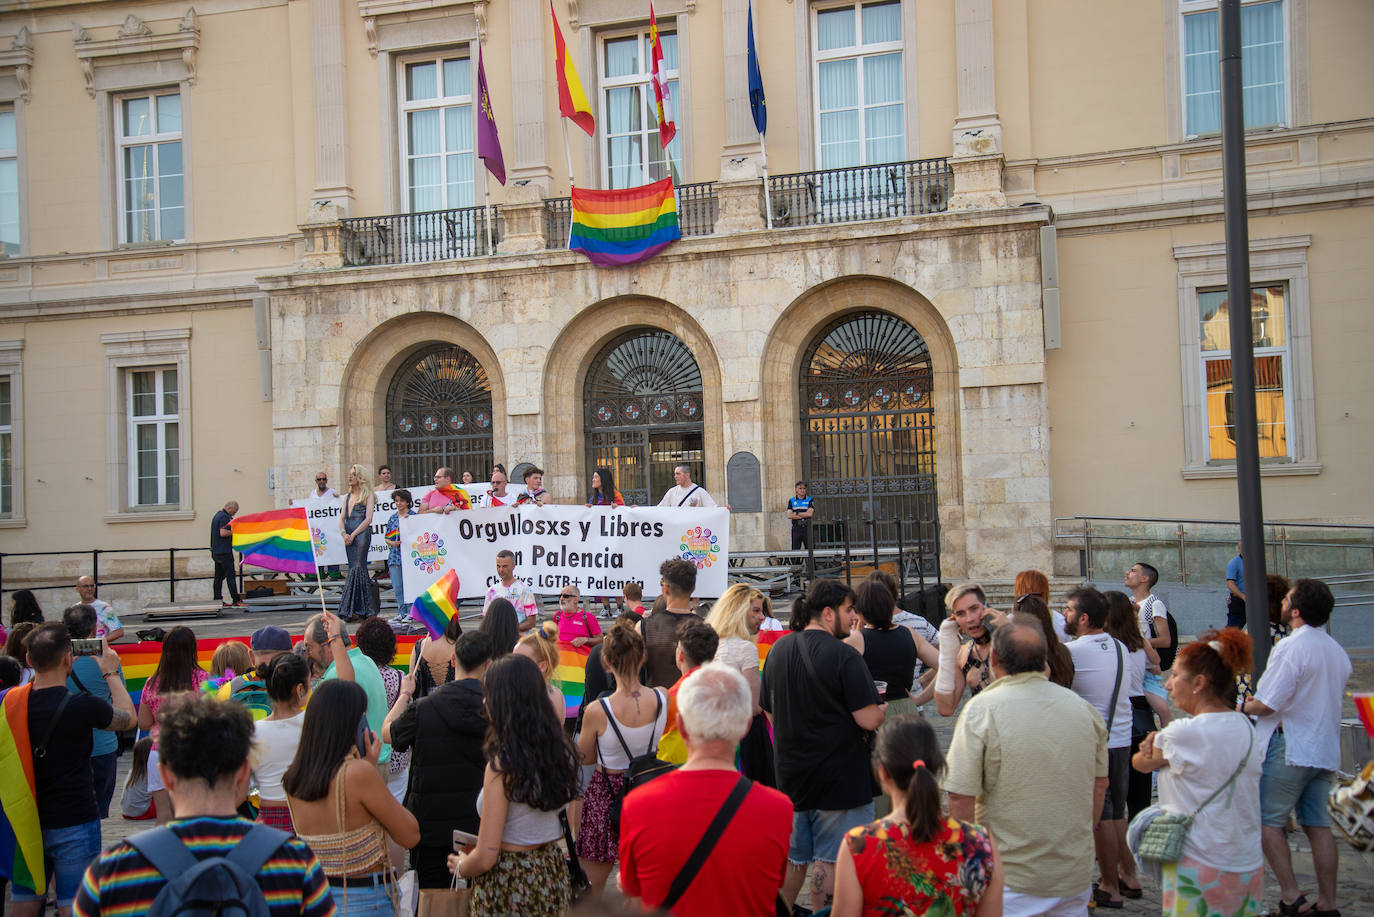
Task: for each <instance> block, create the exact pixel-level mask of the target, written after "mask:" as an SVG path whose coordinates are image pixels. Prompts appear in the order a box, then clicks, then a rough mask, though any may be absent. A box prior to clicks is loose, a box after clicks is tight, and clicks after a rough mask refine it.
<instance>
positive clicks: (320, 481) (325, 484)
mask: <svg viewBox="0 0 1374 917" xmlns="http://www.w3.org/2000/svg"><path fill="white" fill-rule="evenodd" d="M338 495H339V492H338V491H337V490H335V489H334V488H332V487H330V486H329V475H328V474H326V473H325V472H323V471H317V472H315V491H314V493H312V494H311V496H312V497H314V498H315V499H317V500H327V499H332V498H334V497H337V496H338ZM320 573H322V574H324V575H325V576H327V577H329V579H342V578H343V574H341V573H340V572H339V565H338V564H330V565H329V566H328V567H321V568H320Z"/></svg>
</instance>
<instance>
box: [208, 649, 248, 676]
mask: <svg viewBox="0 0 1374 917" xmlns="http://www.w3.org/2000/svg"><path fill="white" fill-rule="evenodd" d="M252 667H253V657H252V656H251V655H250V654H249V651H248V644H246V643H240V642H239V641H238V640H226V641H224V642H223V643H221V644H220V645H219V646H217V647H215V655H213V656H211V657H210V677H211V678H224V677H225V675H226V673H227V674H228V675H229V677H233V676H234V675H242V674H243V673H244V672H247V671H248V670H249V669H251V668H252Z"/></svg>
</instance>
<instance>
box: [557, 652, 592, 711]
mask: <svg viewBox="0 0 1374 917" xmlns="http://www.w3.org/2000/svg"><path fill="white" fill-rule="evenodd" d="M590 653H591V650H590V649H588V648H587V647H585V646H573V645H572V644H571V643H568V642H566V641H564V640H559V641H558V671H557V672H556V673H555V674H554V678H555V680H557V682H558V688H559V690H560V691H562V692H563V704H564V706H565V707H566V709H567V712H566V713H564V716H565V717H566V718H568V719H572V718H573V717H575V716H577V714H578V712H579V711H581V709H582V695H583V694H585V693H586V688H587V656H588V655H589V654H590Z"/></svg>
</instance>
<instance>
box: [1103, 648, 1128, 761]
mask: <svg viewBox="0 0 1374 917" xmlns="http://www.w3.org/2000/svg"><path fill="white" fill-rule="evenodd" d="M1108 636H1111V635H1110V634H1108ZM1111 640H1112V645H1114V646H1115V647H1116V684H1115V685H1113V686H1112V702H1111V705H1110V706H1108V707H1107V747H1108V748H1111V747H1112V721H1113V720H1115V719H1116V701H1117V698H1119V697H1120V696H1121V676H1122V669H1123V668H1124V664H1123V662H1122V660H1121V641H1120V640H1118V639H1116V638H1115V637H1111Z"/></svg>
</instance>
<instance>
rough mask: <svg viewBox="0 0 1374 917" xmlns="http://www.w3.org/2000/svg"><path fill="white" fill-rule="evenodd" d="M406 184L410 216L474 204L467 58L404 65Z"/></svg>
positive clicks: (403, 137) (403, 108)
mask: <svg viewBox="0 0 1374 917" xmlns="http://www.w3.org/2000/svg"><path fill="white" fill-rule="evenodd" d="M402 67H403V70H404V76H403V79H402V80H401V83H402V89H401V111H402V119H403V123H404V130H403V131H402V141H401V146H402V150H401V161H402V180H403V181H404V182H405V187H406V200H407V202H408V204H407V206H408V207H409V208H410V210H411V212H414V213H422V212H424V211H428V210H449V209H453V208H456V207H471V206H473V205H474V203H475V190H474V180H473V168H474V167H473V161H474V150H475V146H476V134H475V132H474V128H473V121H472V61H471V60H470V59H469V58H467V57H463V56H448V57H438V58H430V59H426V60H420V61H410V62H406V63H403V64H402Z"/></svg>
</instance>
